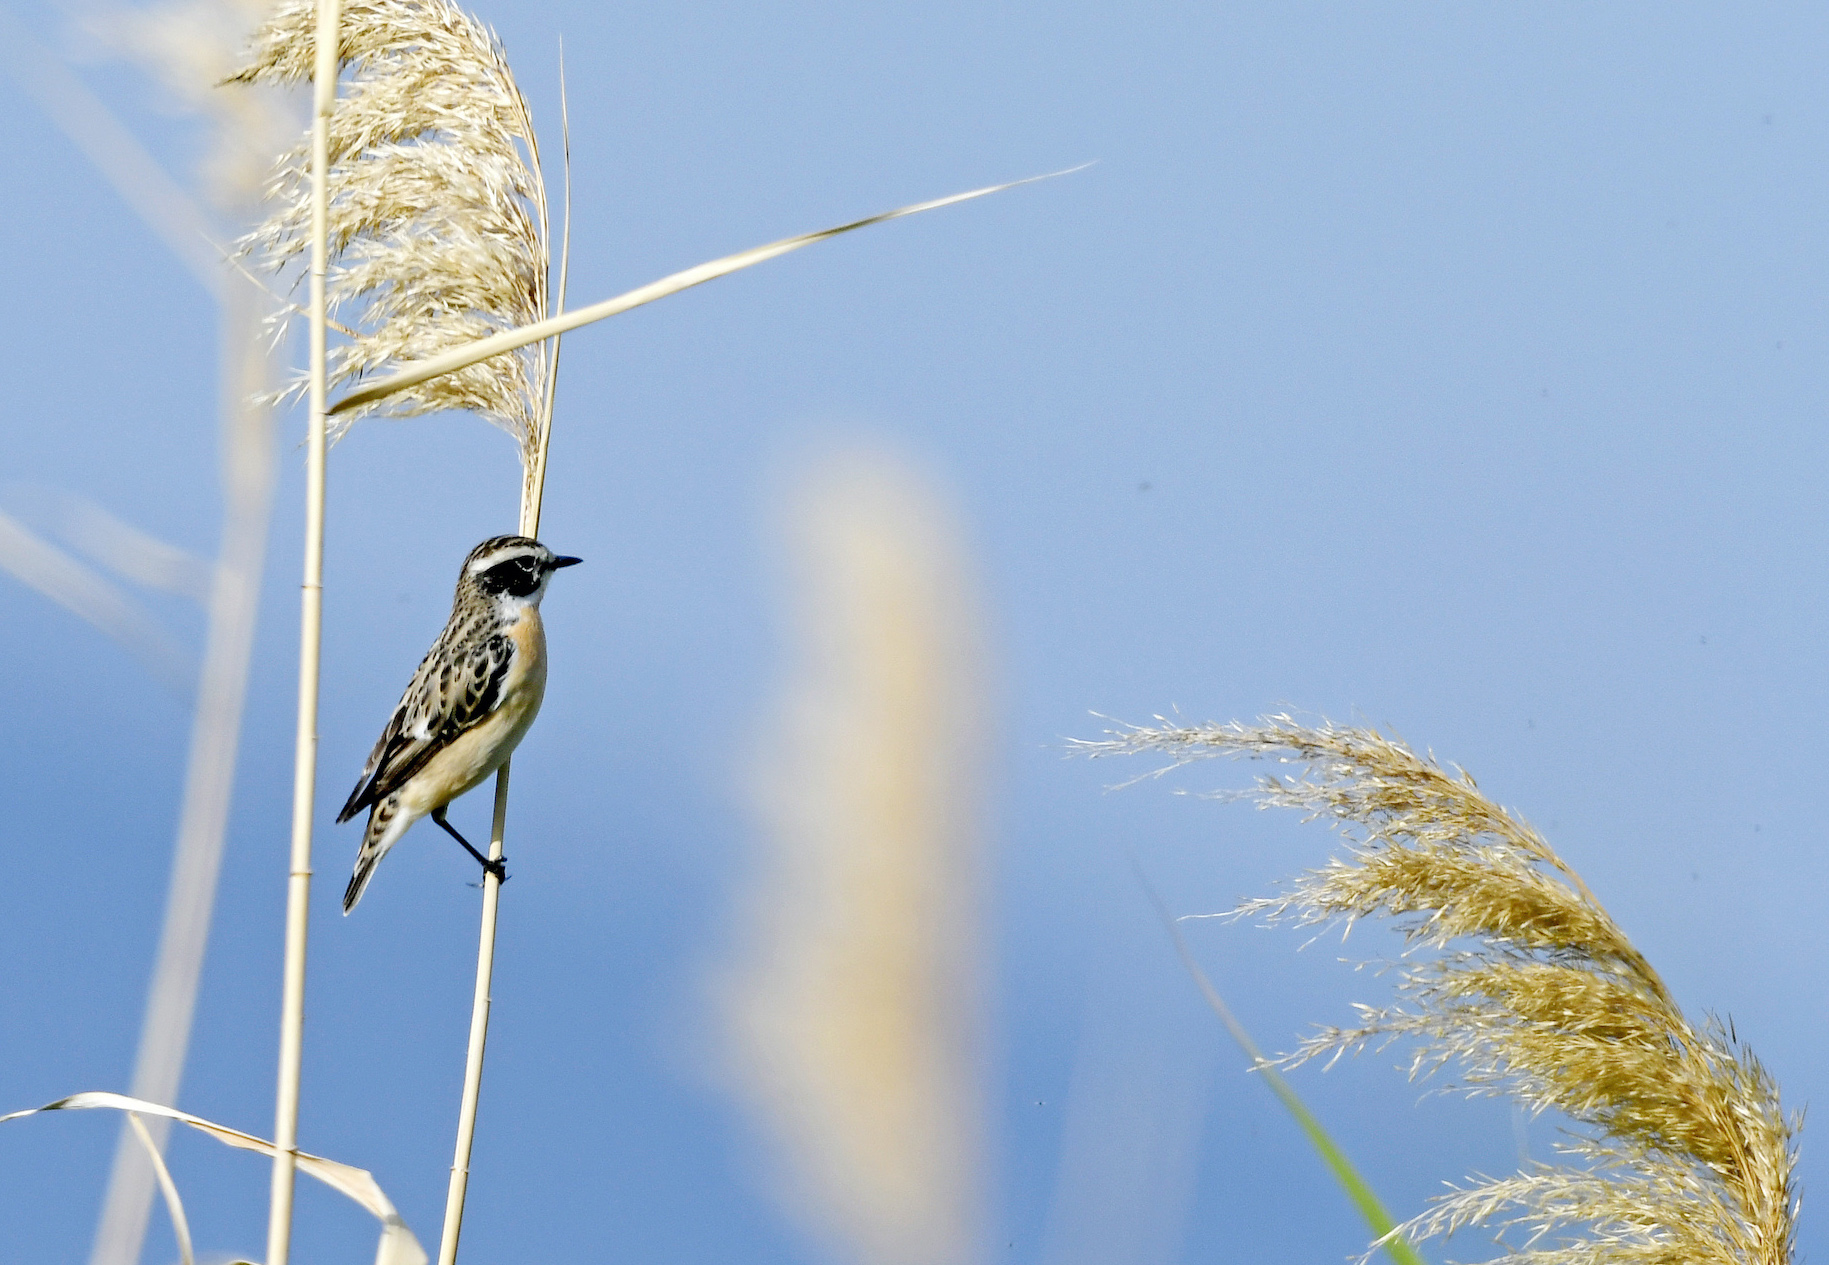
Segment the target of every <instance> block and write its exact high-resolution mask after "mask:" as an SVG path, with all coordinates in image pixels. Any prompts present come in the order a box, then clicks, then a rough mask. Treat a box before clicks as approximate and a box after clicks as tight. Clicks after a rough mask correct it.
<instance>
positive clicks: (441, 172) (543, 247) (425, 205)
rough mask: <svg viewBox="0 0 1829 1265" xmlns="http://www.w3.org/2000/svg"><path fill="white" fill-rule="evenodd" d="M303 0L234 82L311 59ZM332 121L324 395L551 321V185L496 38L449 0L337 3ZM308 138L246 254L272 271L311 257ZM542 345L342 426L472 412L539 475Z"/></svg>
mask: <svg viewBox="0 0 1829 1265" xmlns="http://www.w3.org/2000/svg"><path fill="white" fill-rule="evenodd" d="M316 21H317V7H316V4H315V2H314V0H283V2H282V3H281V4H279V5H278V6H276V7H275V8H274V9H273V10H272V12H271V14H270V16H269V17H268V18H267V20H266V22H265V23H264V24H263V25H262V26H261V28H260V30H259V32H258V34H257V35H256V37H255V40H254V43H253V48H252V53H251V55H250V58H249V61H248V63H247V64H246V65H245V66H244V67H243V68H242V69H240V70H239V71H237V72H236V73H235V74H234V75H233V76H232V77H231V81H232V82H240V83H279V84H298V83H305V82H308V81H309V80H310V79H311V76H312V66H313V59H314V57H315V56H316V50H315V31H316ZM341 30H342V35H341V40H340V46H339V49H338V52H339V54H340V56H341V59H342V64H343V68H344V69H343V84H342V89H341V92H340V94H339V97H338V101H337V108H336V111H335V113H334V114H333V115H332V116H331V119H330V185H329V196H330V222H329V232H330V252H331V267H330V272H329V278H328V283H327V285H328V294H329V299H330V307H331V311H332V313H333V315H335V316H336V317H337V318H338V319H339V320H340V321H341V322H343V323H342V324H341V325H340V326H339V328H340V329H341V330H342V332H343V333H344V334H345V335H346V336H347V340H346V341H345V342H344V343H342V344H341V345H339V346H336V347H334V348H333V349H332V351H331V367H330V381H331V385H332V386H333V387H335V386H338V385H344V384H348V383H350V382H353V381H355V380H357V379H359V378H363V377H369V376H374V375H377V374H380V373H383V372H387V371H391V370H395V369H399V368H401V367H403V366H405V365H407V364H409V363H411V362H414V361H420V360H425V359H428V358H429V357H431V356H433V355H436V354H437V353H439V352H443V351H448V350H450V349H452V348H455V347H459V346H462V345H464V344H466V343H471V342H475V341H476V340H478V339H481V338H485V337H487V336H488V335H491V334H495V333H499V332H502V331H504V330H509V329H514V328H517V327H519V326H524V325H531V324H533V323H535V322H537V321H539V320H542V319H544V318H545V317H546V316H547V314H548V313H547V274H548V266H547V265H548V262H549V256H548V251H547V214H546V189H545V185H544V183H543V181H542V179H541V174H540V161H539V148H538V145H537V143H536V142H535V139H534V130H533V123H532V119H531V116H530V114H529V111H528V107H527V102H526V101H525V100H524V99H523V98H522V96H521V92H520V89H519V88H517V87H516V86H515V81H514V76H513V75H512V74H511V73H510V71H509V69H508V62H507V59H506V57H505V56H504V54H503V51H502V47H501V44H500V42H499V41H497V39H496V38H495V35H494V34H493V33H492V32H491V31H489V29H488V28H486V27H484V26H483V25H482V24H481V23H479V22H477V21H476V20H475V19H474V18H472V17H470V16H469V15H468V14H466V13H464V12H463V11H462V10H460V9H458V8H457V7H456V6H455V5H452V4H449V3H447V2H446V0H349V2H348V3H345V4H344V5H343V6H342V27H341ZM310 155H311V149H310V144H309V142H308V141H302V142H300V143H299V144H298V145H297V146H295V147H294V148H293V149H292V150H291V151H290V152H289V153H287V154H286V155H285V156H284V157H283V158H282V159H281V160H280V166H279V170H278V173H277V174H276V175H275V176H274V177H273V179H272V182H271V185H270V187H269V189H268V191H267V192H268V197H269V198H270V199H272V200H273V203H274V207H275V209H274V210H273V212H272V214H271V215H270V216H269V217H268V219H267V220H266V221H265V222H264V223H262V224H261V226H260V227H259V228H258V229H257V230H256V231H255V232H254V233H252V234H251V235H249V237H248V238H247V239H245V241H244V243H243V245H244V249H245V250H247V251H248V252H249V253H251V254H254V255H256V256H259V257H261V258H263V259H264V260H265V261H266V262H267V263H269V264H270V265H272V266H273V267H275V268H283V267H285V266H287V265H289V264H293V263H295V262H296V261H298V260H299V259H300V258H301V256H303V255H304V254H306V253H307V252H308V251H309V250H310V245H311V240H310V232H309V230H310V226H311V199H310V186H311V181H310ZM549 361H550V345H549V343H546V342H540V343H535V344H533V345H530V346H527V347H523V348H520V349H519V350H516V351H513V352H510V353H507V354H503V355H499V356H495V357H492V358H491V359H489V360H486V361H484V362H482V363H480V364H474V365H471V366H469V367H468V368H465V369H460V370H458V371H457V372H454V373H449V374H446V375H444V376H442V377H438V378H433V379H432V380H430V381H427V382H423V383H420V384H419V385H417V386H414V387H409V388H407V389H405V390H402V391H399V392H397V393H395V394H393V395H391V396H389V397H388V398H387V399H386V400H385V401H384V402H376V403H374V404H371V405H367V406H365V407H361V408H356V409H352V410H350V411H349V412H346V413H342V414H339V415H338V417H337V418H336V419H335V421H334V422H333V423H332V438H333V439H334V438H336V437H337V436H339V435H341V434H342V433H343V432H344V431H346V430H347V429H348V428H349V425H350V424H351V423H352V422H353V421H355V420H356V418H358V417H360V416H364V415H366V414H369V413H377V412H379V413H387V414H390V415H393V416H401V417H405V416H414V415H418V414H423V413H433V412H438V411H441V410H444V409H468V410H471V411H474V412H476V413H478V414H480V415H481V416H482V417H484V418H486V419H488V420H489V421H490V422H493V423H494V424H495V425H497V426H500V427H501V428H502V429H503V430H506V431H507V432H508V433H509V434H510V435H512V436H514V438H515V441H516V443H517V444H518V445H519V446H520V451H521V459H522V465H523V468H524V469H525V470H527V471H529V472H531V471H532V469H533V466H534V454H535V450H536V448H537V447H538V444H539V432H540V427H541V419H542V417H543V416H544V413H545V409H546V407H547V400H548V393H549V391H550V389H551V384H550V382H549V380H548V379H549Z"/></svg>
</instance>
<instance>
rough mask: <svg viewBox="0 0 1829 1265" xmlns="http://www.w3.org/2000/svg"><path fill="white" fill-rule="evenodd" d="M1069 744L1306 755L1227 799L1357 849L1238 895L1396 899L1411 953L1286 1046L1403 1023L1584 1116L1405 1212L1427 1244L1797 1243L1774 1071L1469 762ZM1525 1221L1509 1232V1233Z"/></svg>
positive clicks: (1281, 902) (1701, 1246)
mask: <svg viewBox="0 0 1829 1265" xmlns="http://www.w3.org/2000/svg"><path fill="white" fill-rule="evenodd" d="M1079 745H1080V746H1081V749H1083V750H1086V751H1088V752H1089V753H1090V754H1093V755H1108V754H1129V753H1150V754H1158V755H1167V756H1169V757H1171V758H1172V759H1173V761H1174V762H1175V763H1176V764H1182V763H1186V762H1188V761H1191V760H1195V759H1199V758H1203V757H1212V756H1252V757H1261V758H1275V759H1277V760H1279V761H1280V762H1282V763H1285V764H1293V765H1299V766H1302V771H1301V772H1300V773H1298V774H1297V775H1295V776H1291V777H1279V776H1275V775H1270V776H1265V777H1263V778H1260V779H1259V781H1258V783H1257V785H1256V787H1255V788H1253V789H1252V790H1249V791H1243V792H1235V793H1232V795H1231V796H1230V797H1231V798H1250V799H1255V800H1256V801H1257V802H1258V803H1259V804H1260V806H1262V807H1279V808H1294V809H1298V810H1300V811H1302V812H1304V813H1306V814H1308V815H1309V816H1310V817H1325V818H1329V819H1331V820H1332V821H1333V823H1334V824H1335V826H1336V828H1337V829H1339V830H1340V831H1341V833H1342V834H1343V835H1344V836H1345V837H1346V838H1347V840H1348V851H1347V855H1346V856H1345V857H1344V858H1336V859H1335V860H1333V861H1331V862H1329V863H1328V865H1327V866H1326V867H1325V868H1323V869H1320V870H1313V871H1310V872H1309V873H1307V874H1305V875H1303V876H1302V877H1301V878H1300V879H1298V880H1297V881H1296V882H1295V883H1294V884H1293V885H1292V886H1291V888H1290V889H1289V890H1288V891H1287V892H1286V893H1284V894H1283V895H1280V896H1276V897H1272V898H1268V899H1261V900H1254V901H1250V902H1247V903H1246V904H1244V905H1242V906H1241V907H1240V909H1239V911H1238V912H1239V913H1240V914H1259V915H1264V916H1267V917H1269V918H1271V919H1273V920H1275V919H1287V920H1289V921H1292V922H1295V923H1297V924H1308V925H1314V924H1324V923H1332V922H1336V921H1340V920H1345V921H1347V922H1349V923H1350V922H1351V921H1352V920H1354V919H1358V918H1362V917H1371V916H1374V915H1384V916H1388V917H1392V918H1395V919H1396V920H1397V925H1398V926H1399V927H1400V929H1401V930H1402V931H1403V934H1404V937H1405V940H1406V942H1407V943H1408V945H1409V947H1410V952H1409V953H1408V954H1406V960H1405V962H1404V964H1403V965H1402V966H1401V967H1400V968H1399V971H1398V997H1399V1002H1398V1004H1395V1005H1391V1006H1359V1007H1358V1010H1359V1012H1360V1017H1359V1022H1358V1023H1357V1024H1356V1025H1355V1026H1353V1027H1350V1028H1323V1029H1321V1030H1320V1031H1319V1032H1318V1033H1317V1034H1316V1035H1314V1036H1313V1037H1310V1038H1309V1039H1307V1040H1305V1041H1304V1042H1303V1043H1302V1044H1301V1045H1300V1047H1299V1048H1298V1050H1297V1052H1296V1053H1295V1054H1294V1055H1293V1056H1292V1057H1291V1059H1290V1062H1292V1063H1300V1062H1303V1061H1306V1060H1308V1059H1312V1058H1317V1057H1323V1056H1326V1057H1329V1058H1330V1059H1331V1058H1337V1057H1338V1056H1339V1055H1340V1054H1341V1053H1343V1052H1345V1051H1348V1050H1358V1049H1362V1048H1364V1047H1365V1046H1366V1045H1368V1044H1373V1045H1377V1046H1380V1047H1382V1046H1383V1045H1385V1044H1387V1043H1389V1042H1391V1041H1395V1040H1399V1039H1410V1040H1414V1041H1415V1042H1416V1047H1415V1052H1414V1054H1413V1057H1412V1059H1411V1063H1410V1072H1411V1075H1412V1076H1419V1075H1427V1074H1429V1073H1431V1072H1433V1071H1435V1070H1436V1069H1437V1068H1439V1067H1441V1066H1442V1065H1443V1064H1445V1063H1448V1062H1450V1061H1453V1062H1454V1063H1455V1064H1456V1066H1457V1068H1458V1074H1459V1075H1460V1077H1461V1080H1462V1084H1461V1087H1462V1088H1464V1089H1466V1090H1467V1091H1468V1092H1470V1093H1507V1094H1510V1095H1512V1096H1513V1097H1515V1098H1517V1099H1518V1100H1519V1101H1521V1102H1522V1103H1524V1104H1525V1105H1526V1106H1527V1107H1529V1108H1530V1109H1531V1110H1534V1111H1543V1110H1548V1109H1555V1110H1558V1111H1561V1112H1563V1113H1565V1114H1566V1115H1567V1116H1568V1117H1569V1118H1570V1119H1571V1120H1572V1121H1573V1122H1574V1123H1575V1125H1576V1126H1577V1129H1576V1130H1575V1131H1574V1132H1572V1133H1571V1135H1570V1137H1569V1140H1568V1141H1567V1142H1566V1143H1564V1144H1563V1146H1562V1148H1561V1150H1562V1151H1563V1153H1564V1155H1565V1157H1566V1162H1564V1163H1561V1164H1558V1165H1538V1166H1535V1167H1532V1168H1530V1169H1527V1170H1525V1171H1523V1172H1520V1173H1517V1174H1516V1175H1514V1176H1511V1177H1506V1178H1496V1179H1495V1178H1488V1177H1479V1178H1476V1179H1473V1180H1471V1181H1470V1183H1469V1184H1468V1185H1466V1186H1465V1187H1462V1188H1458V1189H1455V1190H1453V1191H1452V1192H1451V1193H1449V1194H1447V1195H1444V1196H1441V1197H1440V1198H1438V1199H1437V1200H1436V1201H1434V1206H1433V1207H1432V1208H1431V1209H1430V1210H1429V1211H1427V1212H1425V1213H1423V1214H1422V1215H1420V1216H1418V1217H1415V1218H1413V1219H1412V1220H1410V1221H1409V1222H1407V1223H1405V1224H1404V1225H1402V1226H1399V1227H1398V1228H1397V1229H1396V1230H1395V1231H1394V1232H1393V1233H1395V1234H1399V1235H1402V1236H1403V1237H1405V1238H1406V1239H1408V1240H1409V1241H1411V1242H1412V1243H1415V1242H1420V1241H1422V1240H1425V1239H1428V1238H1430V1237H1432V1236H1435V1235H1441V1234H1449V1233H1452V1232H1454V1231H1455V1230H1457V1229H1461V1228H1463V1227H1467V1226H1490V1227H1496V1228H1497V1229H1498V1231H1499V1234H1500V1236H1501V1237H1500V1240H1499V1241H1500V1245H1501V1246H1502V1247H1503V1248H1504V1249H1505V1253H1504V1255H1502V1256H1499V1257H1497V1258H1494V1259H1495V1260H1496V1261H1500V1262H1506V1263H1507V1265H1527V1263H1528V1265H1601V1263H1602V1262H1628V1261H1630V1262H1640V1263H1651V1262H1656V1263H1658V1265H1677V1263H1678V1262H1682V1263H1684V1265H1700V1263H1702V1262H1723V1263H1725V1262H1735V1263H1736V1265H1782V1263H1784V1262H1788V1261H1790V1259H1791V1255H1792V1249H1793V1240H1794V1234H1795V1228H1794V1222H1795V1218H1796V1212H1797V1190H1796V1186H1795V1183H1794V1180H1793V1175H1792V1170H1793V1165H1794V1162H1795V1148H1794V1142H1793V1135H1794V1131H1795V1129H1796V1128H1797V1121H1796V1120H1795V1119H1787V1118H1786V1116H1785V1115H1784V1113H1783V1110H1782V1109H1781V1107H1780V1104H1779V1097H1778V1087H1777V1085H1775V1084H1774V1083H1773V1081H1772V1079H1771V1077H1770V1076H1769V1075H1768V1074H1767V1073H1766V1071H1765V1069H1764V1068H1763V1067H1762V1066H1761V1065H1760V1064H1759V1062H1758V1060H1757V1059H1756V1058H1754V1057H1753V1054H1752V1053H1751V1051H1749V1050H1748V1049H1747V1048H1746V1047H1745V1046H1744V1045H1742V1044H1741V1043H1740V1042H1739V1040H1738V1039H1737V1038H1736V1037H1735V1035H1734V1034H1733V1033H1732V1031H1731V1030H1724V1029H1723V1028H1722V1026H1721V1025H1720V1024H1719V1023H1716V1022H1714V1021H1712V1020H1711V1021H1709V1022H1707V1023H1705V1024H1702V1025H1701V1026H1697V1025H1694V1024H1692V1023H1690V1021H1689V1020H1688V1019H1686V1018H1685V1017H1684V1016H1683V1013H1682V1012H1681V1011H1680V1010H1679V1009H1678V1008H1677V1005H1676V1003H1675V1002H1674V1001H1673V1000H1672V998H1671V996H1670V992H1669V990H1668V989H1667V988H1666V987H1665V986H1664V982H1663V981H1662V980H1661V979H1659V978H1658V975H1657V972H1656V971H1654V970H1653V969H1652V968H1651V965H1650V963H1648V962H1647V961H1646V960H1645V958H1644V957H1643V956H1642V955H1641V954H1640V953H1639V951H1638V950H1637V949H1636V948H1634V947H1633V945H1632V943H1631V941H1630V940H1628V939H1627V938H1626V934H1625V932H1624V931H1622V930H1621V929H1620V927H1619V925H1618V924H1617V923H1615V922H1614V921H1613V918H1612V916H1611V915H1609V914H1608V913H1607V911H1606V910H1605V909H1604V908H1603V907H1602V906H1601V904H1600V902H1599V901H1598V900H1596V899H1595V897H1594V894H1593V893H1592V892H1590V891H1589V890H1588V888H1587V885H1586V884H1585V883H1583V882H1582V881H1581V878H1580V876H1579V875H1577V874H1576V873H1575V871H1574V870H1572V869H1571V868H1570V867H1569V866H1568V865H1567V864H1566V863H1565V862H1564V861H1563V860H1562V859H1561V858H1560V857H1558V856H1557V855H1556V853H1555V852H1554V851H1552V850H1551V848H1550V846H1549V844H1548V843H1547V842H1545V840H1544V839H1543V836H1541V835H1540V834H1538V833H1537V832H1536V830H1534V829H1532V828H1531V827H1530V826H1529V825H1527V824H1526V823H1525V822H1524V821H1522V820H1521V819H1519V818H1518V817H1516V816H1514V815H1513V814H1511V813H1509V812H1507V811H1506V810H1505V809H1503V808H1501V807H1500V806H1499V805H1498V804H1496V803H1494V802H1493V801H1492V800H1490V799H1488V798H1486V796H1485V795H1483V794H1481V792H1480V790H1479V789H1478V787H1476V786H1475V785H1474V781H1473V779H1472V778H1471V777H1470V776H1468V775H1467V774H1466V773H1464V772H1461V771H1459V770H1455V771H1453V772H1450V771H1448V770H1446V769H1444V768H1442V767H1441V766H1440V765H1438V764H1437V763H1436V762H1435V761H1434V759H1433V758H1430V757H1426V756H1419V755H1417V754H1416V753H1415V752H1413V751H1411V750H1410V749H1409V748H1408V747H1407V746H1405V745H1404V744H1403V743H1401V742H1398V741H1396V740H1394V739H1391V738H1387V737H1385V736H1384V735H1382V734H1379V733H1377V732H1375V731H1373V730H1369V729H1354V728H1344V727H1337V726H1333V725H1321V726H1319V727H1313V726H1306V725H1301V724H1298V723H1297V722H1296V721H1294V720H1292V719H1290V718H1289V717H1287V716H1277V717H1272V718H1270V719H1269V720H1267V721H1265V722H1264V723H1262V724H1260V725H1255V726H1247V725H1240V724H1236V723H1235V724H1230V725H1203V726H1196V727H1178V726H1166V725H1165V726H1163V727H1161V728H1155V729H1150V728H1129V729H1125V730H1122V731H1118V732H1116V733H1114V735H1113V737H1112V739H1111V740H1110V741H1106V742H1095V743H1084V744H1079ZM1514 1227H1522V1228H1523V1229H1524V1230H1525V1235H1524V1238H1523V1241H1522V1242H1521V1243H1519V1244H1518V1245H1516V1246H1513V1245H1512V1244H1509V1243H1507V1242H1506V1241H1505V1239H1504V1237H1503V1236H1504V1234H1505V1233H1506V1231H1508V1230H1510V1229H1512V1228H1514Z"/></svg>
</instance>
